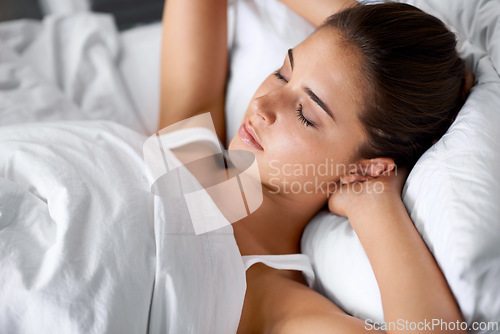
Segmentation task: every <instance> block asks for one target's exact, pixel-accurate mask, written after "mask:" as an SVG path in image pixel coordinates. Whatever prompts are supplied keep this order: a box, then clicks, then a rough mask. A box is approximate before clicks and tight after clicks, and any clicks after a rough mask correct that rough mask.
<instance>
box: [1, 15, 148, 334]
mask: <svg viewBox="0 0 500 334" xmlns="http://www.w3.org/2000/svg"><path fill="white" fill-rule="evenodd" d="M117 38H118V36H117V35H116V31H115V29H114V25H113V22H112V20H111V18H110V17H105V16H99V15H86V14H83V15H75V16H72V17H51V18H49V19H48V20H46V21H45V22H44V23H43V24H40V23H39V22H35V21H17V22H8V23H3V24H1V25H0V125H1V126H0V333H2V334H15V333H68V334H69V333H71V334H73V333H82V334H84V333H85V334H88V333H146V332H147V328H148V318H149V312H150V305H151V299H152V294H153V284H154V278H155V268H156V263H155V262H156V245H155V238H154V220H153V195H152V194H151V193H150V191H149V186H148V183H147V180H146V178H145V176H144V164H143V158H142V144H143V142H144V140H145V138H146V136H144V135H140V134H138V133H137V132H135V131H133V130H131V129H130V128H133V129H136V130H141V128H142V126H141V124H140V122H138V121H137V118H136V115H135V113H134V109H133V107H132V106H131V105H130V103H128V101H129V100H128V94H127V92H126V91H125V89H124V86H123V85H122V81H121V78H120V75H119V72H118V70H117V65H116V62H117V60H118V56H119V54H118V50H119V48H118V44H117V41H118V39H117ZM100 119H108V120H113V121H115V122H118V123H121V124H123V125H126V126H127V127H125V126H122V125H118V124H116V123H111V122H107V121H98V120H100ZM57 120H65V121H64V122H62V121H59V122H56V121H57Z"/></svg>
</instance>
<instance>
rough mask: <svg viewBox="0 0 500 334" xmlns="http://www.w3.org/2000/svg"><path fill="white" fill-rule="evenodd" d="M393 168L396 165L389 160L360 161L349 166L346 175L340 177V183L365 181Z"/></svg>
mask: <svg viewBox="0 0 500 334" xmlns="http://www.w3.org/2000/svg"><path fill="white" fill-rule="evenodd" d="M395 167H396V164H395V163H394V160H392V159H391V158H383V157H381V158H375V159H361V160H359V161H358V162H357V163H356V164H352V165H351V168H350V169H349V171H348V174H346V175H344V176H342V177H341V178H340V181H341V182H342V183H344V184H348V183H354V182H362V181H366V180H368V179H370V178H374V177H378V176H380V175H382V174H384V173H387V172H390V171H392V170H394V168H395Z"/></svg>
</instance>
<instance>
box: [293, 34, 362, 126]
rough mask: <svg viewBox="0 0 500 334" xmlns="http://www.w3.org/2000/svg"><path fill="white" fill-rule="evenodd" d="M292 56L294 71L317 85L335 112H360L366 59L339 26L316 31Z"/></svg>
mask: <svg viewBox="0 0 500 334" xmlns="http://www.w3.org/2000/svg"><path fill="white" fill-rule="evenodd" d="M293 56H294V72H295V71H296V72H297V75H301V76H302V77H303V79H304V80H306V81H307V83H308V85H310V86H312V87H314V90H315V92H316V93H317V94H318V95H321V97H322V98H323V99H324V100H325V103H327V104H328V105H331V106H332V107H331V108H332V109H333V111H334V112H337V113H342V114H343V113H345V112H349V113H350V114H354V115H358V114H359V111H360V110H361V106H362V103H363V96H364V95H363V91H364V85H363V82H364V81H363V80H364V78H363V75H362V59H363V58H362V56H361V53H360V51H359V50H357V49H356V48H355V47H354V46H353V45H350V44H349V43H347V42H345V40H344V39H343V37H342V35H341V33H340V32H339V31H338V30H337V29H335V28H331V27H324V28H321V29H319V30H317V31H316V32H314V33H313V34H312V35H311V36H309V37H308V38H307V39H305V40H304V41H303V42H302V43H300V44H299V45H297V47H295V48H294V49H293ZM339 109H341V110H339ZM339 117H342V115H339Z"/></svg>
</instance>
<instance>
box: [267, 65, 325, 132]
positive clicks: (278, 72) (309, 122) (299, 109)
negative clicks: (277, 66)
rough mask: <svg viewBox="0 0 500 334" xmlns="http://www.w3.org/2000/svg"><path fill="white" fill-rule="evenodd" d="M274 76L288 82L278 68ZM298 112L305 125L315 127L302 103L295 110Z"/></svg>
mask: <svg viewBox="0 0 500 334" xmlns="http://www.w3.org/2000/svg"><path fill="white" fill-rule="evenodd" d="M274 76H275V77H276V78H278V79H279V80H281V81H284V82H288V81H287V80H286V79H285V78H284V77H283V76H282V75H281V73H280V70H276V71H275V72H274ZM295 111H296V113H297V118H298V119H299V121H300V122H301V123H302V124H304V125H305V126H312V127H315V125H314V123H313V122H311V121H310V120H308V119H307V118H306V117H305V116H304V114H303V113H302V104H301V105H300V106H299V107H298V108H297V109H296V110H295Z"/></svg>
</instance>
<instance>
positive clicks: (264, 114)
mask: <svg viewBox="0 0 500 334" xmlns="http://www.w3.org/2000/svg"><path fill="white" fill-rule="evenodd" d="M278 101H279V98H278V96H277V93H276V91H274V92H270V93H268V94H265V95H262V96H260V97H257V98H255V99H253V100H252V102H251V103H250V109H251V110H252V112H253V113H254V114H255V115H257V116H259V117H260V118H261V119H262V120H263V121H264V122H266V124H268V125H271V124H273V123H274V122H275V121H276V111H277V110H278V109H279V105H278Z"/></svg>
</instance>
